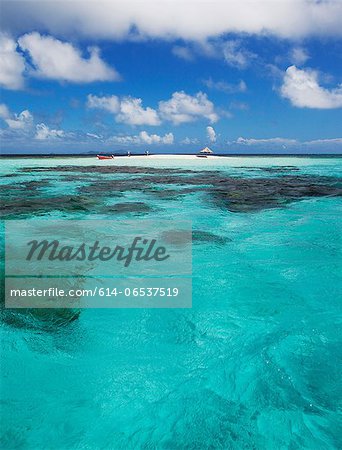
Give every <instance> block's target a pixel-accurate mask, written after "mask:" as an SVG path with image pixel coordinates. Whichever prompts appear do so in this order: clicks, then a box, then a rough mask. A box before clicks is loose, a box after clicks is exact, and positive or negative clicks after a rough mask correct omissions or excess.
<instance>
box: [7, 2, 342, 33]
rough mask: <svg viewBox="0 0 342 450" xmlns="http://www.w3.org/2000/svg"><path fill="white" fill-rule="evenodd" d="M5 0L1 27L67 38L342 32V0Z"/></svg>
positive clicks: (18, 31) (13, 30)
mask: <svg viewBox="0 0 342 450" xmlns="http://www.w3.org/2000/svg"><path fill="white" fill-rule="evenodd" d="M20 15H21V17H22V18H23V20H20V21H19V20H18V2H13V1H10V0H5V1H3V2H2V19H1V25H2V27H5V29H7V30H10V31H12V32H16V33H20V32H23V31H26V30H27V29H37V28H41V27H43V28H44V29H46V30H47V31H49V32H50V33H54V34H55V33H56V34H58V35H62V36H67V35H72V34H75V33H77V34H78V35H81V36H85V37H95V38H102V39H123V38H126V37H131V38H137V37H149V38H162V39H170V38H183V39H188V40H198V41H203V40H205V39H206V38H209V37H217V36H220V35H222V34H224V33H249V34H260V35H265V34H269V35H275V36H279V37H283V38H293V37H295V38H296V37H306V36H310V35H318V36H326V35H338V36H341V35H342V27H341V24H340V18H341V16H342V2H341V1H339V0H322V1H312V0H282V1H270V0H254V1H250V0H229V1H227V0H212V1H210V2H209V1H206V2H203V1H200V0H194V1H191V2H185V1H184V2H179V1H177V0H164V1H159V2H157V1H155V0H135V1H133V0H115V1H111V2H109V1H107V2H101V1H98V0H88V1H87V2H78V1H72V2H65V0H64V1H63V0H55V1H54V2H53V8H52V7H51V3H50V2H42V1H39V2H36V1H32V0H27V1H23V2H20Z"/></svg>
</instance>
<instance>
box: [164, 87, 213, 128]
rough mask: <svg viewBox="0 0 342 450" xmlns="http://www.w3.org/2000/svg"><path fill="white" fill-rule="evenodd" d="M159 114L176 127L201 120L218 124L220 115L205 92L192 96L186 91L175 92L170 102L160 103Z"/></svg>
mask: <svg viewBox="0 0 342 450" xmlns="http://www.w3.org/2000/svg"><path fill="white" fill-rule="evenodd" d="M159 112H160V115H161V117H162V118H163V119H165V120H169V121H171V122H173V123H174V124H175V125H178V124H181V123H186V122H193V121H195V120H197V119H199V118H206V119H209V120H210V122H212V123H214V122H217V120H218V119H219V117H218V115H217V114H216V112H215V111H214V104H213V103H212V102H211V101H210V100H209V99H208V97H207V95H206V94H204V93H203V92H198V93H197V94H196V95H194V96H191V95H188V94H186V93H185V92H184V91H180V92H174V93H173V94H172V97H171V99H170V100H167V101H162V102H159Z"/></svg>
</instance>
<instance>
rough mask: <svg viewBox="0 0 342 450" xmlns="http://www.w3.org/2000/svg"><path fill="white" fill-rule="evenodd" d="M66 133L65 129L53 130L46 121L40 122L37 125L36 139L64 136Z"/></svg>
mask: <svg viewBox="0 0 342 450" xmlns="http://www.w3.org/2000/svg"><path fill="white" fill-rule="evenodd" d="M64 136H65V133H64V131H63V130H52V129H50V128H49V127H48V126H47V125H45V123H39V124H37V125H36V135H35V139H38V140H39V141H43V140H45V139H56V138H63V137H64Z"/></svg>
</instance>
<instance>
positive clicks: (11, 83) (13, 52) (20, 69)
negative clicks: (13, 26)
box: [0, 33, 25, 90]
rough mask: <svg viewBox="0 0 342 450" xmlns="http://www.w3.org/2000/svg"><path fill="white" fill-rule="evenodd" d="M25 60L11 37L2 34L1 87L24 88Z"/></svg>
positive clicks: (0, 47) (0, 55) (0, 51)
mask: <svg viewBox="0 0 342 450" xmlns="http://www.w3.org/2000/svg"><path fill="white" fill-rule="evenodd" d="M24 70H25V59H24V58H23V56H22V55H21V54H20V53H18V52H17V43H16V42H15V41H14V40H13V39H12V38H10V37H9V36H7V35H5V34H3V33H1V34H0V86H2V87H4V88H6V89H13V90H14V89H21V88H22V87H23V86H24V78H23V73H24Z"/></svg>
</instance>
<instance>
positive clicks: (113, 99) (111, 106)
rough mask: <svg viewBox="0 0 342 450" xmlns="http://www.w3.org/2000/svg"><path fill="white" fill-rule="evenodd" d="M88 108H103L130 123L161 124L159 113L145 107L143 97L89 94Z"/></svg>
mask: <svg viewBox="0 0 342 450" xmlns="http://www.w3.org/2000/svg"><path fill="white" fill-rule="evenodd" d="M87 106H88V108H97V109H103V110H105V111H108V112H110V113H112V114H114V115H115V120H116V121H117V122H119V123H125V124H128V125H151V126H152V125H159V124H160V119H159V117H158V113H157V111H156V110H155V109H153V108H149V107H147V108H144V107H143V105H142V99H141V98H133V97H123V98H121V99H120V98H119V97H117V96H116V95H111V96H107V97H97V96H96V95H91V94H89V95H88V97H87Z"/></svg>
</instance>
